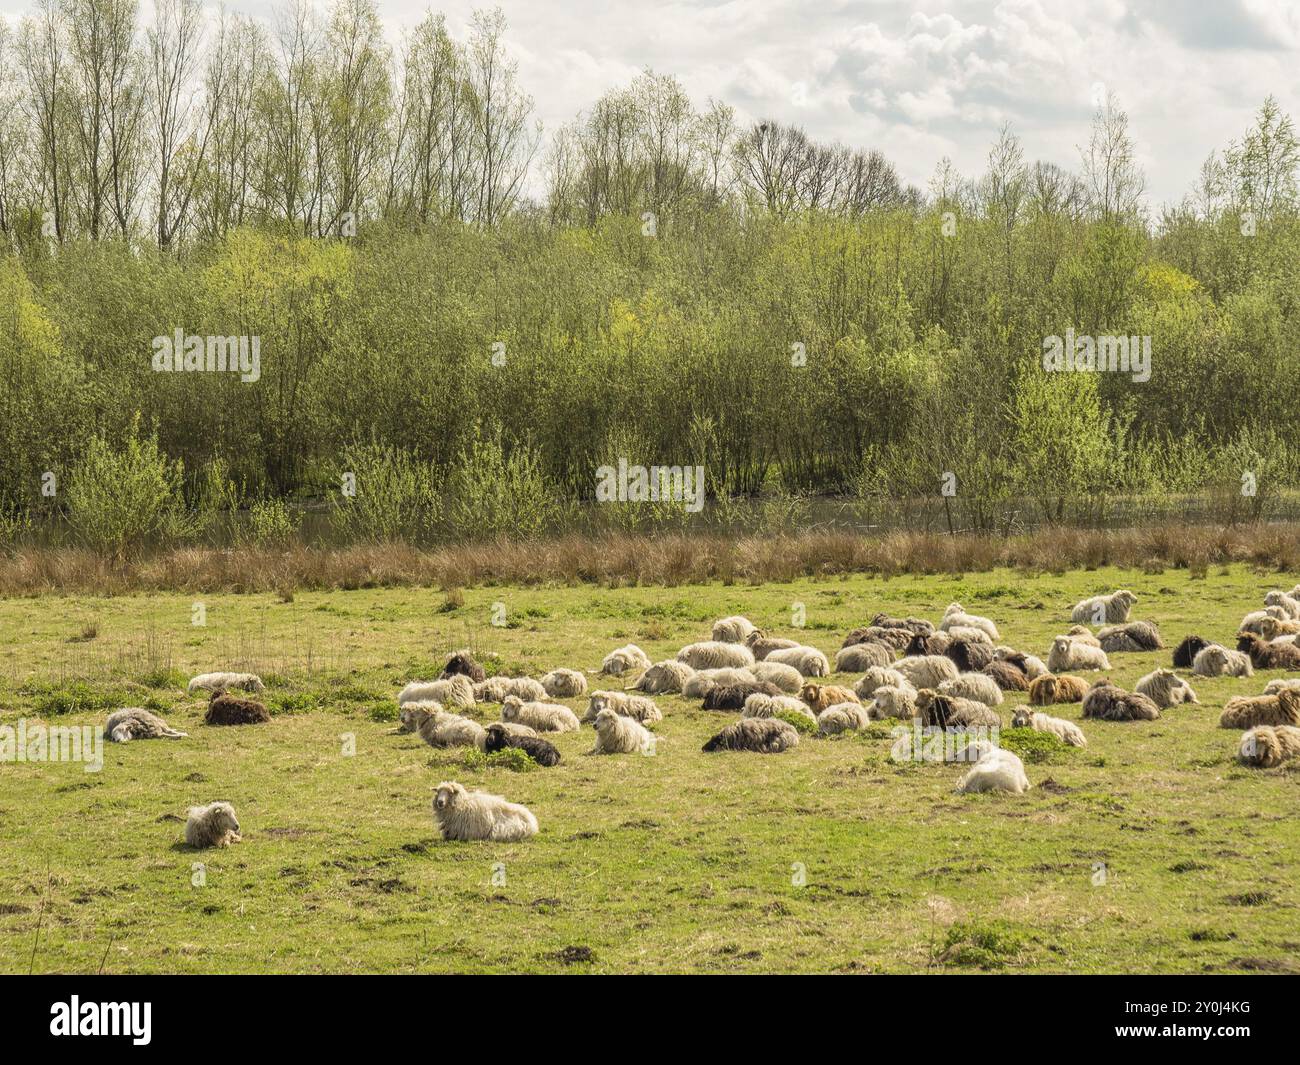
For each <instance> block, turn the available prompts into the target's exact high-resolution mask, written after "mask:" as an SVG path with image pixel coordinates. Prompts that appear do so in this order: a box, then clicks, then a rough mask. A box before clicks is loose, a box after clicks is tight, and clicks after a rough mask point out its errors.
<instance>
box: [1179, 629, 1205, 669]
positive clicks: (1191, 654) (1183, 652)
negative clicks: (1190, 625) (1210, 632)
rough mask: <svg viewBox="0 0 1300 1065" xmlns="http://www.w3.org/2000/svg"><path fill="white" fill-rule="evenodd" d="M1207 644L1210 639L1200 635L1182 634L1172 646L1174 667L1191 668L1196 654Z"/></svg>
mask: <svg viewBox="0 0 1300 1065" xmlns="http://www.w3.org/2000/svg"><path fill="white" fill-rule="evenodd" d="M1209 646H1210V641H1209V640H1207V639H1205V638H1204V637H1202V636H1184V637H1183V642H1182V643H1180V644H1179V645H1178V646H1177V647H1175V648H1174V669H1191V668H1192V663H1193V662H1194V661H1196V656H1197V655H1198V654H1200V652H1201V651H1203V650H1204V649H1205V648H1207V647H1209Z"/></svg>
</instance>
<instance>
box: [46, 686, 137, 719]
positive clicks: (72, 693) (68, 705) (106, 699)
mask: <svg viewBox="0 0 1300 1065" xmlns="http://www.w3.org/2000/svg"><path fill="white" fill-rule="evenodd" d="M129 705H132V704H131V702H130V698H129V696H128V695H127V694H126V693H125V692H121V691H102V690H100V689H98V688H95V687H92V686H91V685H89V684H86V683H85V682H83V681H74V682H72V683H70V684H64V685H59V686H57V687H54V688H52V689H51V690H48V691H46V692H44V693H43V694H40V695H38V696H37V698H36V704H35V709H36V714H37V716H38V717H59V716H61V715H63V714H94V713H100V712H102V711H105V710H116V709H118V708H119V707H122V706H129Z"/></svg>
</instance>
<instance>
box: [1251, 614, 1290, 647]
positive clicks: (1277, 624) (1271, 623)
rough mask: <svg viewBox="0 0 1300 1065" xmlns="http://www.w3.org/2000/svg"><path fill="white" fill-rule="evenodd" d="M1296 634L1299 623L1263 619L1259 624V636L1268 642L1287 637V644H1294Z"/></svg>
mask: <svg viewBox="0 0 1300 1065" xmlns="http://www.w3.org/2000/svg"><path fill="white" fill-rule="evenodd" d="M1298 633H1300V621H1281V620H1279V619H1278V618H1265V619H1264V620H1263V621H1261V622H1260V623H1259V634H1260V635H1261V636H1263V637H1264V639H1266V640H1269V641H1275V640H1278V639H1279V637H1281V638H1286V637H1288V636H1289V637H1291V639H1290V640H1289V641H1288V642H1290V643H1295V637H1296V635H1297V634H1298Z"/></svg>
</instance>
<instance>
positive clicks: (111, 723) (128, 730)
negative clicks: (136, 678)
mask: <svg viewBox="0 0 1300 1065" xmlns="http://www.w3.org/2000/svg"><path fill="white" fill-rule="evenodd" d="M188 735H189V733H188V732H178V731H177V730H176V729H174V728H172V727H171V726H170V725H169V724H167V722H166V721H164V720H163V719H162V718H160V717H159V716H158V715H157V714H152V713H150V712H149V711H148V710H145V709H144V708H143V707H140V706H128V707H125V708H124V709H122V710H114V711H113V712H112V713H111V714H109V715H108V720H107V721H105V722H104V739H106V740H112V741H113V742H114V743H130V742H131V741H132V740H156V739H169V740H176V739H181V738H183V737H185V736H188Z"/></svg>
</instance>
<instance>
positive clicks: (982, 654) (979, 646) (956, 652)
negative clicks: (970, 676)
mask: <svg viewBox="0 0 1300 1065" xmlns="http://www.w3.org/2000/svg"><path fill="white" fill-rule="evenodd" d="M944 654H946V655H947V656H948V657H949V658H951V659H952V660H953V661H954V662H956V663H957V668H958V669H959V670H961V671H962V672H963V673H978V672H979V671H980V670H982V669H983V668H984V667H985V666H987V665H988V664H989V663H990V662H992V661H993V654H994V652H993V645H992V644H988V643H976V642H975V641H974V640H953V641H952V643H950V644H949V645H948V650H946V651H945V652H944Z"/></svg>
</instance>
